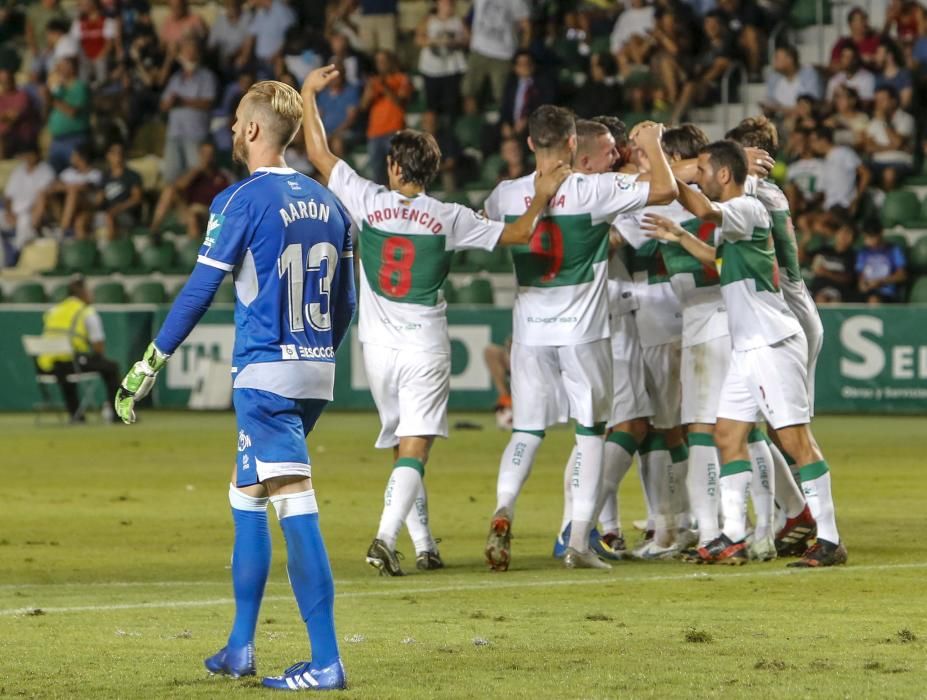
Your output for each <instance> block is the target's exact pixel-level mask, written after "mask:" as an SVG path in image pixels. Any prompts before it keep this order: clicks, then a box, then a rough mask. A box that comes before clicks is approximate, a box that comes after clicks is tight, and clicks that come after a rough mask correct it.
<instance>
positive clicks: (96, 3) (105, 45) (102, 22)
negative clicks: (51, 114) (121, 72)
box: [71, 0, 121, 85]
mask: <svg viewBox="0 0 927 700" xmlns="http://www.w3.org/2000/svg"><path fill="white" fill-rule="evenodd" d="M78 9H79V13H78V15H77V18H76V19H75V20H74V23H73V24H72V25H71V36H73V37H74V38H76V39H77V40H78V42H79V43H80V57H81V65H80V74H81V77H82V78H83V79H84V80H87V81H88V82H90V83H92V84H94V85H97V84H99V83H102V82H103V81H104V80H106V74H107V69H108V68H109V60H110V58H111V57H112V56H114V55H115V54H116V53H117V51H116V42H117V40H118V38H119V24H118V22H117V21H116V20H115V19H113V18H112V17H105V16H104V15H103V11H102V9H101V8H100V0H80V2H79V3H78ZM120 53H121V51H120Z"/></svg>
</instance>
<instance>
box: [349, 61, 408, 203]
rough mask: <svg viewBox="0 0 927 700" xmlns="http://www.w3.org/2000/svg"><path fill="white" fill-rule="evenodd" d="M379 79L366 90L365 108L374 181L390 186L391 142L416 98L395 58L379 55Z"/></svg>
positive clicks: (372, 78)
mask: <svg viewBox="0 0 927 700" xmlns="http://www.w3.org/2000/svg"><path fill="white" fill-rule="evenodd" d="M375 64H376V71H377V72H376V75H374V76H372V77H371V78H370V79H369V80H368V81H367V85H366V87H365V88H364V94H363V96H362V97H361V108H362V109H366V110H367V111H368V115H367V156H368V158H369V168H370V174H371V178H372V179H373V180H374V181H375V182H378V183H379V184H381V185H385V184H387V177H386V154H387V153H389V142H390V139H391V138H392V137H393V134H395V133H396V132H397V131H399V130H400V129H402V128H404V127H405V124H406V104H407V103H408V101H409V98H410V97H411V96H412V83H411V81H410V80H409V78H408V76H407V75H406V74H405V73H403V72H402V71H401V70H399V62H398V61H397V60H396V56H395V54H392V53H390V52H388V51H377V53H376V57H375Z"/></svg>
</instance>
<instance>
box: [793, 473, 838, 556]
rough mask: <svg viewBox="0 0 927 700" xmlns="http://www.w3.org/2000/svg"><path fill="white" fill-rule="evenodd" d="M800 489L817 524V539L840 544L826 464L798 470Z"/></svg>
mask: <svg viewBox="0 0 927 700" xmlns="http://www.w3.org/2000/svg"><path fill="white" fill-rule="evenodd" d="M799 473H800V474H801V479H802V481H801V488H802V491H804V493H805V498H806V499H808V506H809V508H810V509H811V515H813V516H814V519H815V520H816V521H817V523H818V537H819V538H820V539H822V540H827V541H828V542H833V543H834V544H840V533H839V532H837V516H836V512H835V508H834V496H833V494H832V493H831V489H830V469H828V467H827V462H825V461H824V460H821V461H820V462H814V463H812V464H806V465H805V466H804V467H802V468H801V469H800V470H799Z"/></svg>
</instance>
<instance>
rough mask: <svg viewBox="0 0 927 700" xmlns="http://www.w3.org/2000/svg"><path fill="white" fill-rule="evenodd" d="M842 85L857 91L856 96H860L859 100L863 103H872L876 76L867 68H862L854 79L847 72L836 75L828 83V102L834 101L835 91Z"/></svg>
mask: <svg viewBox="0 0 927 700" xmlns="http://www.w3.org/2000/svg"><path fill="white" fill-rule="evenodd" d="M841 85H849V86H850V87H851V88H853V89H854V90H856V94H858V95H859V99H861V100H862V101H863V102H871V101H872V98H873V97H875V76H874V75H873V74H872V73H870V72H869V71H867V70H866V69H865V68H860V69H859V70H858V71H856V72H855V73H854V74H853V75H852V77H851V76H848V75H847V74H846V71H840V72H839V73H836V74H834V76H833V77H832V78H831V79H830V80H829V81H828V83H827V101H828V102H830V101H831V100H833V99H834V90H836V89H837V88H838V87H840V86H841Z"/></svg>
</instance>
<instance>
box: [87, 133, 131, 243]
mask: <svg viewBox="0 0 927 700" xmlns="http://www.w3.org/2000/svg"><path fill="white" fill-rule="evenodd" d="M106 165H107V167H106V172H105V173H104V174H103V185H102V187H101V188H100V190H99V192H97V202H96V203H97V207H98V209H97V211H98V212H100V213H101V214H103V216H104V218H105V219H106V237H107V239H108V240H113V239H115V238H117V237H118V236H119V235H120V234H121V233H124V232H126V231H128V230H129V229H132V228H133V227H135V226H137V225H138V222H139V216H140V215H141V205H142V177H141V175H139V174H138V173H137V172H135V171H134V170H132V169H131V168H129V167H127V166H126V149H125V146H124V145H122V144H121V143H119V142H118V141H117V142H114V143H112V144H110V146H109V148H107V149H106Z"/></svg>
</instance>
